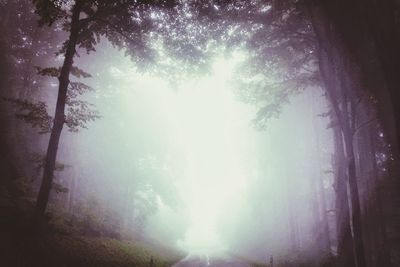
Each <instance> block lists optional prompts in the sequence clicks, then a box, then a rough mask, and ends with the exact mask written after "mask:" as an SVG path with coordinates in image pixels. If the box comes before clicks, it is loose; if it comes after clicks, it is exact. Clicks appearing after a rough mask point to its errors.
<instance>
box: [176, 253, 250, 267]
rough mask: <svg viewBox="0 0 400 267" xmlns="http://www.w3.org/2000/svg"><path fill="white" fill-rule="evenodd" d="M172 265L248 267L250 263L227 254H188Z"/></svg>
mask: <svg viewBox="0 0 400 267" xmlns="http://www.w3.org/2000/svg"><path fill="white" fill-rule="evenodd" d="M172 267H250V265H248V264H246V263H245V262H242V261H240V260H237V259H234V258H231V257H228V256H219V257H217V256H214V257H208V256H207V255H189V256H187V257H186V258H184V259H183V260H181V261H180V262H178V263H177V264H175V265H174V266H172Z"/></svg>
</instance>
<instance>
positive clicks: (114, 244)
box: [0, 233, 183, 267]
mask: <svg viewBox="0 0 400 267" xmlns="http://www.w3.org/2000/svg"><path fill="white" fill-rule="evenodd" d="M3 237H4V236H3ZM7 239H8V246H7V244H6V246H4V239H3V240H2V241H0V242H1V243H2V251H3V252H5V251H7V254H6V255H2V256H1V261H0V265H1V266H24V267H28V266H32V267H36V266H38V267H39V266H40V267H46V266H60V267H67V266H71V267H72V266H74V267H79V266H96V267H102V266H107V267H108V266H109V267H113V266H115V267H117V266H118V267H124V266H127V267H128V266H129V267H132V266H138V267H142V266H143V267H144V266H150V258H151V257H153V260H154V264H153V267H167V266H172V265H173V264H174V263H175V262H177V261H179V260H180V259H181V258H182V257H183V255H182V254H181V253H179V252H177V251H175V250H172V249H170V248H166V247H162V246H157V245H154V244H148V243H144V242H129V241H120V240H116V239H109V238H101V237H97V238H94V237H85V236H70V235H62V234H57V233H52V234H45V235H41V236H20V237H17V236H15V235H9V236H8V238H7ZM7 239H6V240H7ZM4 249H5V250H4ZM1 262H3V264H4V265H3V264H1Z"/></svg>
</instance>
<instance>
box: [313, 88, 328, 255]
mask: <svg viewBox="0 0 400 267" xmlns="http://www.w3.org/2000/svg"><path fill="white" fill-rule="evenodd" d="M311 97H312V105H311V108H312V115H311V116H312V125H313V130H314V135H315V142H316V146H315V156H316V166H315V168H316V179H315V182H316V187H317V192H318V193H319V194H317V196H318V199H316V201H318V202H319V203H320V205H319V209H320V214H321V225H320V227H322V231H321V240H322V250H323V253H324V256H329V255H330V254H331V244H330V237H329V224H328V217H327V209H326V198H325V188H324V184H323V175H322V173H323V172H322V167H321V154H320V151H321V146H320V139H319V138H320V135H319V127H318V126H319V124H318V121H316V119H315V117H316V116H317V114H316V107H315V105H316V103H318V102H319V101H318V99H317V96H315V93H314V92H312V93H311Z"/></svg>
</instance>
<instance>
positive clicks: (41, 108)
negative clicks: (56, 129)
mask: <svg viewBox="0 0 400 267" xmlns="http://www.w3.org/2000/svg"><path fill="white" fill-rule="evenodd" d="M3 100H5V101H7V102H9V103H12V104H14V105H15V106H16V107H17V109H18V113H17V114H16V117H17V118H18V119H20V120H23V121H24V122H26V123H29V124H31V126H32V127H33V128H39V129H40V132H39V133H40V134H45V133H50V132H51V124H52V121H53V118H52V117H51V116H50V115H49V114H48V113H47V105H46V103H44V102H41V101H39V102H37V103H33V102H29V101H28V100H21V99H15V98H3Z"/></svg>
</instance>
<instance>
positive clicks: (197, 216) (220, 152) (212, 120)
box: [169, 58, 249, 251]
mask: <svg viewBox="0 0 400 267" xmlns="http://www.w3.org/2000/svg"><path fill="white" fill-rule="evenodd" d="M235 60H237V59H236V58H234V59H231V60H224V59H218V60H216V61H215V64H214V72H213V75H212V76H209V77H206V78H203V79H201V80H199V81H197V82H189V83H188V84H185V85H184V86H183V88H182V89H181V90H180V91H179V92H178V93H177V94H176V95H174V96H173V101H172V103H173V105H172V106H173V107H174V111H171V112H170V113H169V115H170V120H171V122H172V123H173V124H174V125H175V129H176V130H175V131H176V136H177V137H178V138H179V143H180V146H181V147H182V149H183V151H184V153H185V155H186V160H187V170H186V179H185V182H184V185H183V186H182V188H181V191H182V196H183V198H184V201H186V204H187V206H188V209H189V217H190V227H189V230H188V232H187V233H186V235H185V239H184V240H181V242H180V245H181V246H182V247H184V248H186V249H188V250H191V251H197V250H201V251H204V250H212V251H215V250H223V249H225V246H226V245H225V244H223V242H222V241H221V240H220V238H219V236H218V234H217V233H218V226H219V223H220V221H221V219H223V217H224V211H226V210H227V209H229V208H232V206H231V205H232V203H233V202H234V201H233V200H234V197H235V196H238V195H241V196H242V197H243V196H244V195H245V191H246V176H245V173H246V172H245V170H244V162H245V161H244V160H243V158H242V156H243V153H242V150H243V143H241V141H243V140H245V139H244V138H243V135H244V134H246V132H245V130H244V129H248V128H249V127H248V122H249V117H247V116H246V115H245V117H244V114H246V112H245V107H244V105H243V104H241V103H239V102H238V101H237V100H235V98H234V94H233V92H232V90H231V88H230V87H229V84H228V81H229V80H230V78H231V75H232V68H233V67H234V65H235V64H236V63H237V62H236V61H235Z"/></svg>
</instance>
